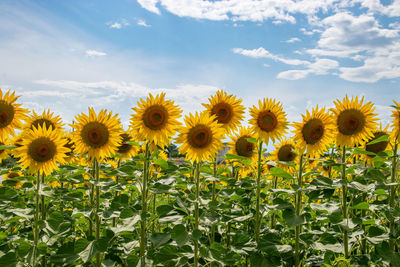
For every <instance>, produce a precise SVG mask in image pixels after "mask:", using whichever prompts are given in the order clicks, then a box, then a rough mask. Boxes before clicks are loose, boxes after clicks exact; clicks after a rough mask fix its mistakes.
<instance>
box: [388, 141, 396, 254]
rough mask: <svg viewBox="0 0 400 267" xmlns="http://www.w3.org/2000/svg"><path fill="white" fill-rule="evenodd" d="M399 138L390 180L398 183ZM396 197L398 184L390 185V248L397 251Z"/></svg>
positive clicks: (394, 150)
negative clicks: (394, 213)
mask: <svg viewBox="0 0 400 267" xmlns="http://www.w3.org/2000/svg"><path fill="white" fill-rule="evenodd" d="M397 148H398V144H397V138H396V140H395V144H394V147H393V155H392V156H393V158H392V170H391V175H390V182H391V183H392V184H393V183H396V180H397V177H396V171H397V168H396V167H397ZM395 197H396V186H395V185H391V186H390V197H389V207H390V217H389V229H390V239H389V244H390V250H391V251H392V252H395V244H396V239H395V237H394V226H395V224H394V216H393V215H392V213H393V209H394V207H395Z"/></svg>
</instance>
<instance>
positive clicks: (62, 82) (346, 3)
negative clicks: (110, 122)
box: [0, 0, 400, 126]
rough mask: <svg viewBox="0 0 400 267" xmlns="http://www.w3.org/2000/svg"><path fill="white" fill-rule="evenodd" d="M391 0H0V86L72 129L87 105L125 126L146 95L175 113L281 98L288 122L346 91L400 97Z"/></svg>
mask: <svg viewBox="0 0 400 267" xmlns="http://www.w3.org/2000/svg"><path fill="white" fill-rule="evenodd" d="M399 16H400V1H399V0H393V1H391V0H386V1H379V0H340V1H336V0H324V1H316V0H303V1H294V0H279V1H272V0H265V1H259V0H231V1H229V0H224V1H200V0H197V1H195V0H137V1H135V0H125V1H105V0H103V1H94V0H92V1H89V0H88V1H78V0H70V1H50V0H48V1H11V0H10V1H7V0H2V1H1V2H0V59H1V63H0V87H1V88H2V89H3V90H7V89H11V90H15V91H16V92H17V94H20V95H22V97H21V98H20V102H21V103H23V104H24V106H25V107H27V108H30V109H34V110H36V111H37V112H41V111H42V110H43V109H45V108H49V109H51V110H52V111H54V112H55V113H56V114H57V115H60V116H61V117H62V118H63V119H64V121H65V122H66V123H70V122H71V121H72V119H73V117H74V116H75V115H76V114H77V113H79V112H87V107H88V106H93V107H95V109H96V110H99V109H101V108H107V109H111V110H113V111H115V112H118V113H119V114H120V117H121V120H122V122H123V123H124V125H125V126H127V124H128V120H129V116H130V114H131V112H132V111H131V109H130V108H132V107H133V106H135V105H136V101H137V100H138V99H139V98H140V97H145V96H147V94H148V93H149V92H151V93H158V92H162V91H165V92H166V93H167V97H169V98H170V99H173V100H175V101H176V102H177V103H178V104H179V105H180V106H181V107H182V109H183V110H184V113H185V114H187V113H188V112H192V111H196V110H201V109H202V107H201V105H200V103H202V102H203V103H204V102H206V101H207V97H209V96H210V95H211V94H213V93H215V91H216V90H218V89H224V90H226V91H228V92H230V93H232V94H235V95H237V96H239V97H241V98H243V102H244V104H245V105H246V106H247V107H250V106H251V105H254V104H256V103H257V100H258V99H260V98H263V97H272V98H276V99H278V100H280V101H281V102H282V104H283V106H284V109H285V111H286V112H287V114H288V118H289V120H291V121H298V120H300V119H301V116H300V114H301V113H304V112H305V110H306V109H309V108H312V107H314V106H315V105H316V104H319V105H322V106H326V107H332V106H333V100H335V99H336V98H340V99H342V98H343V97H344V96H345V94H349V95H354V96H365V99H366V100H368V101H373V102H374V103H375V104H376V112H377V113H379V116H380V118H381V119H382V121H383V123H384V124H386V123H388V121H389V120H390V113H391V108H390V107H389V106H390V105H391V104H392V99H396V100H400V99H399V94H398V92H399V90H400V88H399V81H400V79H399V78H400V23H399Z"/></svg>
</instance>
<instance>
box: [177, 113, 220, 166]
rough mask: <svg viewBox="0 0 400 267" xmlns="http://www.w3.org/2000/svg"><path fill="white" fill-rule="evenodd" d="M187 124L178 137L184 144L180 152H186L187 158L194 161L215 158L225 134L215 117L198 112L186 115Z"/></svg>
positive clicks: (179, 141) (180, 142)
mask: <svg viewBox="0 0 400 267" xmlns="http://www.w3.org/2000/svg"><path fill="white" fill-rule="evenodd" d="M185 124H186V126H185V127H183V128H182V130H181V131H180V133H179V136H178V137H177V138H176V142H177V143H179V144H182V145H181V146H180V147H179V150H180V152H181V153H186V158H187V159H189V160H192V161H194V162H201V161H203V160H212V159H213V158H215V156H216V154H217V153H218V150H220V149H221V148H222V141H221V139H222V138H223V136H224V134H225V133H224V128H222V127H221V126H220V125H219V124H218V122H217V121H216V120H215V117H214V116H209V115H208V114H206V113H204V112H203V113H200V114H199V113H197V112H196V113H195V115H192V114H189V115H188V116H185Z"/></svg>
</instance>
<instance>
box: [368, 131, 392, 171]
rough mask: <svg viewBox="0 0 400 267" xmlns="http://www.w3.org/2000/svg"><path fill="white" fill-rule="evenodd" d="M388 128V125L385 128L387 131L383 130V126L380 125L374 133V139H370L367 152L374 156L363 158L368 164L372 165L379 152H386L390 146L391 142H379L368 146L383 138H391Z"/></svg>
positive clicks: (369, 155)
mask: <svg viewBox="0 0 400 267" xmlns="http://www.w3.org/2000/svg"><path fill="white" fill-rule="evenodd" d="M388 128H389V125H387V126H386V127H385V129H382V124H381V125H380V127H379V129H376V130H375V131H374V132H373V137H371V138H370V139H368V142H367V143H366V144H365V151H367V152H372V153H373V154H363V155H362V156H363V158H364V159H365V160H366V161H367V162H368V163H370V164H371V163H372V162H373V161H372V159H373V158H374V157H375V155H376V154H378V153H379V152H383V151H385V150H386V148H387V146H388V145H389V141H382V142H378V143H375V144H371V145H368V143H369V142H372V141H374V140H376V139H378V138H380V137H382V136H385V135H386V136H389V134H388Z"/></svg>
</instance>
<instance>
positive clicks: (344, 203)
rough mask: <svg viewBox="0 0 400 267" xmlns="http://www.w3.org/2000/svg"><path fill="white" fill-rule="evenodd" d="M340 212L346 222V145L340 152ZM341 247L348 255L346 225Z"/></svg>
mask: <svg viewBox="0 0 400 267" xmlns="http://www.w3.org/2000/svg"><path fill="white" fill-rule="evenodd" d="M342 213H343V219H344V220H345V221H346V224H347V223H348V222H347V220H348V219H349V215H348V208H347V177H346V147H343V154H342ZM343 247H344V256H345V257H346V258H348V257H349V232H348V230H347V227H344V228H343Z"/></svg>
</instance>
